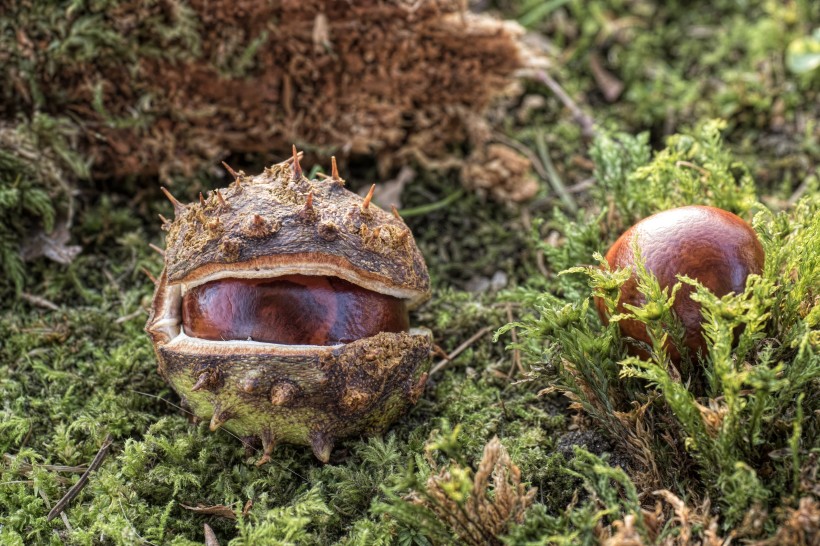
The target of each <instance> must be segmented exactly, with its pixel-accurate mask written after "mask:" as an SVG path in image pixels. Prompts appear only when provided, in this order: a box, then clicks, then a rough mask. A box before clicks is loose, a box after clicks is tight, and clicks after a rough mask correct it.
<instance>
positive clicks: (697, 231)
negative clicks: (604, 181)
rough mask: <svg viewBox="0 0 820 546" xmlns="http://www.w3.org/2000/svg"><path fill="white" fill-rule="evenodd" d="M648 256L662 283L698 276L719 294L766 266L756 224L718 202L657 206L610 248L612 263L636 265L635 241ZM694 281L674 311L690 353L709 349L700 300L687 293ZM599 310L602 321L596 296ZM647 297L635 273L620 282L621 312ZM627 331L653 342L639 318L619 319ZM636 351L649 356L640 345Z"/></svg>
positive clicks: (674, 354) (676, 354)
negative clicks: (663, 208) (662, 208)
mask: <svg viewBox="0 0 820 546" xmlns="http://www.w3.org/2000/svg"><path fill="white" fill-rule="evenodd" d="M635 241H637V246H638V249H639V250H640V254H641V256H642V258H643V259H644V260H645V263H646V268H647V269H648V270H649V271H651V272H652V273H653V274H654V275H655V277H657V279H658V282H659V283H660V285H661V287H662V288H665V287H672V286H674V285H675V284H676V283H677V282H679V281H678V279H677V278H676V276H677V275H686V276H688V277H691V278H693V279H696V280H698V281H699V282H700V283H702V284H703V285H704V286H705V287H706V288H708V289H709V290H711V291H712V292H713V293H714V294H715V295H717V296H725V295H726V294H728V293H730V292H734V293H740V292H743V290H744V288H745V286H746V278H747V277H748V276H749V275H750V274H759V273H761V272H762V270H763V262H764V253H763V247H762V246H761V244H760V241H759V240H758V238H757V235H756V234H755V232H754V230H753V229H752V228H751V226H749V224H747V223H746V222H745V221H743V220H742V219H741V218H739V217H738V216H736V215H734V214H732V213H731V212H728V211H725V210H722V209H718V208H715V207H708V206H700V205H693V206H687V207H680V208H676V209H671V210H666V211H663V212H659V213H657V214H655V215H653V216H650V217H648V218H645V219H643V220H641V221H640V222H638V223H637V224H635V225H634V226H632V227H631V228H629V229H628V230H627V231H626V232H625V233H624V234H623V235H621V236H620V237H619V238H618V240H617V241H615V244H613V245H612V247H611V248H610V249H609V251H608V252H607V254H606V260H607V262H608V263H609V265H610V266H611V267H612V268H632V267H633V266H634V264H635V253H634V251H633V245H634V244H635ZM691 293H692V287H691V286H689V285H687V284H684V285H683V286H682V287H681V289H680V291H679V292H678V293H677V296H676V299H675V303H674V305H673V307H672V309H673V311H674V312H675V313H676V314H677V316H678V317H679V318H680V320H681V323H682V324H683V328H684V338H683V343H684V345H685V347H686V348H687V349H688V351H689V353H690V354H691V355H692V356H695V355H697V354H699V353H700V354H705V353H706V350H707V347H706V342H705V340H704V337H703V331H702V328H701V313H700V304H699V303H697V302H695V301H693V300H692V299H691V298H690V297H689V295H690V294H691ZM595 303H596V306H597V308H598V314H599V315H600V317H601V319H602V320H603V321H604V322H607V320H608V317H607V313H606V308H605V305H604V303H603V301H602V300H600V299H598V300H596V302H595ZM645 303H646V301H645V298H644V297H643V295H642V294H641V293H640V292H639V291H638V288H637V279H636V276H635V274H634V273H633V275H632V276H631V277H630V278H629V279H628V280H627V282H626V283H625V284H624V285H623V286H622V287H621V294H620V297H619V300H618V306H617V312H619V313H622V312H627V309H626V308H625V307H624V304H630V305H634V306H642V305H644V304H645ZM618 324H619V326H620V330H621V333H622V334H623V335H624V336H627V337H630V338H633V339H636V340H638V341H642V342H644V343H647V344H648V343H650V339H649V335H648V333H647V331H646V327H645V326H644V325H643V324H642V323H640V322H638V321H636V320H621V321H620V322H619V323H618ZM667 349H668V351H669V355H670V358H671V359H672V360H673V361H674V362H679V361H680V358H681V355H680V351H679V348H678V347H675V346H674V345H672V344H671V343H670V344H669V345H668V347H667ZM632 352H633V354H639V355H642V356H646V352H645V351H643V350H642V349H640V348H639V347H632Z"/></svg>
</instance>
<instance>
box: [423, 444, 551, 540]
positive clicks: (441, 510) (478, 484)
mask: <svg viewBox="0 0 820 546" xmlns="http://www.w3.org/2000/svg"><path fill="white" fill-rule="evenodd" d="M463 472H464V471H463V469H461V468H460V467H458V466H453V467H450V468H448V469H443V470H442V471H441V472H439V473H438V474H437V475H434V476H431V477H430V478H429V480H428V481H427V494H426V495H425V501H424V502H425V503H426V504H427V505H428V507H429V508H430V509H432V510H433V511H434V512H435V513H436V514H437V515H438V517H439V518H440V519H441V520H442V521H444V522H445V523H447V524H448V525H449V526H450V527H452V529H453V530H454V531H455V532H456V534H458V536H459V537H460V538H461V539H462V540H463V541H464V542H465V543H466V544H469V545H475V546H485V545H488V544H489V545H495V544H499V545H500V544H501V541H500V538H499V537H501V536H502V535H503V534H504V532H505V530H506V529H507V527H508V526H509V524H510V523H512V522H515V523H521V522H522V521H523V520H524V512H525V511H526V510H527V508H528V507H529V506H530V505H531V504H532V501H533V498H534V497H535V494H536V492H537V489H536V488H528V487H527V486H526V485H524V484H523V483H521V471H520V470H519V469H518V467H517V466H516V465H514V464H513V462H512V460H511V459H510V455H509V453H507V450H506V449H505V448H504V446H503V445H501V442H500V441H499V440H498V438H493V439H492V440H490V441H489V442H488V443H487V445H486V446H485V447H484V455H483V456H482V458H481V462H480V463H479V466H478V470H477V471H476V473H475V477H474V478H473V480H472V486H471V487H470V490H469V494H467V495H466V496H464V497H463V498H462V495H460V494H459V493H460V492H461V488H460V485H462V484H463V482H464V478H465V475H464V473H463Z"/></svg>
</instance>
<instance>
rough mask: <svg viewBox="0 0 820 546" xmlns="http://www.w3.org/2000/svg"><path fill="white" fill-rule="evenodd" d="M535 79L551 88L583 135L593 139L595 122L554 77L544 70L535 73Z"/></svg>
mask: <svg viewBox="0 0 820 546" xmlns="http://www.w3.org/2000/svg"><path fill="white" fill-rule="evenodd" d="M534 76H535V79H536V80H538V81H540V82H541V83H543V84H544V85H546V86H547V87H549V88H550V91H552V92H553V94H555V96H556V97H558V100H560V101H561V102H562V103H563V104H564V106H566V107H567V109H568V110H569V111H570V112H571V113H572V118H573V119H574V120H575V122H576V123H577V124H578V125H580V126H581V134H582V135H584V137H586V138H592V137H594V136H595V134H596V130H595V121H594V120H593V119H592V118H591V117H589V116H588V115H587V114H586V113H584V111H583V110H581V109H580V108H579V107H578V105H577V104H575V101H574V100H572V99H571V98H570V96H569V95H567V92H566V91H564V89H563V88H562V87H561V86H560V85H558V82H557V81H555V80H554V79H552V76H550V75H549V74H547V73H546V72H545V71H543V70H535V71H534Z"/></svg>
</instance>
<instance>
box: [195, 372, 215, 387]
mask: <svg viewBox="0 0 820 546" xmlns="http://www.w3.org/2000/svg"><path fill="white" fill-rule="evenodd" d="M210 382H211V374H210V372H202V373H201V374H199V377H198V378H197V380H196V383H194V386H193V387H191V390H192V391H198V390H202V389H206V390H207V387H208V384H209V383H210Z"/></svg>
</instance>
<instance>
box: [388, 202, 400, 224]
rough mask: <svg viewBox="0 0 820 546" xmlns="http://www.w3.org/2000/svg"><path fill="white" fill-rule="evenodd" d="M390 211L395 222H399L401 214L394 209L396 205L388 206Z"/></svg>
mask: <svg viewBox="0 0 820 546" xmlns="http://www.w3.org/2000/svg"><path fill="white" fill-rule="evenodd" d="M390 210H392V211H393V216H395V217H396V220H401V219H402V218H401V214H399V209H397V208H396V205H394V204H392V203H391V204H390Z"/></svg>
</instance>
